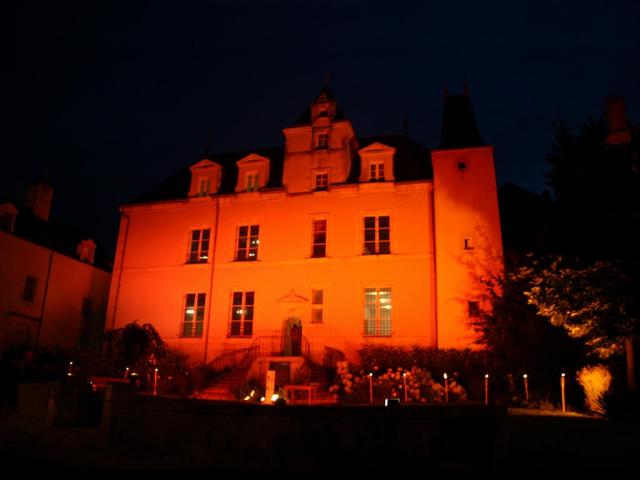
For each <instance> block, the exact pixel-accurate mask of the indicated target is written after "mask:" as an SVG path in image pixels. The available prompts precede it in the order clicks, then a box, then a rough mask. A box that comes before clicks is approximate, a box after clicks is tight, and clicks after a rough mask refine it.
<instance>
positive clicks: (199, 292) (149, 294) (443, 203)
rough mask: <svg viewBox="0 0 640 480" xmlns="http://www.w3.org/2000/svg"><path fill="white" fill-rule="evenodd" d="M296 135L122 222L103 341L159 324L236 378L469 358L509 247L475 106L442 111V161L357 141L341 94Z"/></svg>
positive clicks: (164, 193) (386, 142)
mask: <svg viewBox="0 0 640 480" xmlns="http://www.w3.org/2000/svg"><path fill="white" fill-rule="evenodd" d="M283 133H284V147H276V148H269V149H258V150H250V151H246V152H238V153H225V154H208V155H206V156H205V158H202V159H201V160H200V161H198V162H196V163H194V164H193V165H191V166H190V167H189V168H187V169H185V170H183V171H181V172H178V173H177V174H176V175H174V176H173V177H171V178H169V179H168V180H166V181H165V182H164V183H162V184H160V185H158V186H157V187H155V188H153V189H152V190H150V191H149V192H147V193H146V194H144V195H143V196H141V197H140V198H138V199H136V200H135V201H134V202H132V203H130V204H127V205H124V206H122V207H121V214H122V218H121V224H120V231H119V236H118V244H117V251H116V259H115V262H114V270H113V277H112V285H111V292H110V298H109V306H108V312H107V320H106V328H107V329H112V328H118V327H122V326H123V325H125V324H127V323H130V322H132V321H138V322H140V323H152V324H153V325H154V326H155V327H156V328H157V329H158V331H159V332H160V334H161V335H162V337H163V338H164V339H165V340H167V341H168V342H169V344H171V345H172V346H174V347H178V348H179V349H181V350H183V351H185V352H188V353H189V355H190V358H191V359H192V360H193V361H194V362H206V363H209V362H212V361H217V362H218V363H216V365H222V364H224V365H225V366H234V365H235V364H237V363H238V362H241V361H244V360H246V358H247V355H251V354H253V356H252V357H251V358H252V359H253V358H259V357H268V356H272V357H274V356H280V357H281V358H284V357H289V358H295V357H300V358H311V359H312V360H314V361H315V362H316V363H322V362H323V361H324V362H325V363H326V361H327V359H328V358H329V359H332V358H333V359H336V358H340V357H341V356H342V354H344V355H345V356H346V358H347V359H349V360H354V361H357V351H358V349H359V348H361V347H363V346H365V345H394V346H400V345H404V346H412V345H420V346H425V347H426V346H431V347H439V348H463V347H468V346H471V345H472V343H473V331H472V330H471V329H470V327H469V320H470V318H472V317H473V316H474V315H477V313H478V311H479V309H480V308H482V300H481V293H482V291H483V290H482V286H481V285H480V283H479V281H478V277H479V276H480V275H486V274H487V273H489V272H493V273H499V272H500V271H501V269H502V245H501V232H500V219H499V212H498V202H497V193H496V181H495V172H494V162H493V148H492V147H491V146H489V145H486V144H485V143H484V142H483V140H482V138H481V136H480V134H479V131H478V129H477V127H476V123H475V119H474V116H473V112H472V110H471V104H470V101H469V98H468V95H467V94H466V93H465V94H462V95H447V96H445V99H444V115H443V125H442V137H441V142H440V145H439V146H438V147H437V148H435V149H431V150H429V149H427V148H425V147H423V146H422V145H420V144H419V143H418V142H416V141H415V140H413V139H411V138H410V137H408V136H406V135H380V136H375V137H369V138H361V137H358V136H356V133H355V131H354V127H353V126H352V124H351V122H350V121H349V120H348V118H347V117H346V116H345V114H344V113H343V111H342V110H341V108H340V106H339V105H338V104H337V103H336V100H335V99H334V96H333V94H332V92H331V91H330V89H329V88H328V87H325V88H323V89H322V90H321V92H320V93H319V95H318V96H317V97H316V98H315V100H313V102H312V103H311V104H310V105H309V106H308V107H307V108H306V110H305V111H304V112H303V114H302V115H301V116H300V117H299V118H298V119H297V120H296V121H295V122H294V123H293V124H292V125H290V126H289V127H287V128H285V129H284V130H283ZM243 359H244V360H243ZM222 360H224V362H222V363H220V362H221V361H222Z"/></svg>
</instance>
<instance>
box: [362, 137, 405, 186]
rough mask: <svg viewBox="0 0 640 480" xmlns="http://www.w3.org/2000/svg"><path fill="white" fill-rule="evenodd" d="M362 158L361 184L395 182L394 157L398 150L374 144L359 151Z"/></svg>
mask: <svg viewBox="0 0 640 480" xmlns="http://www.w3.org/2000/svg"><path fill="white" fill-rule="evenodd" d="M358 153H359V154H360V158H361V162H360V163H361V165H362V167H361V170H360V182H363V183H364V182H384V181H389V180H390V181H393V180H394V176H393V157H394V155H395V153H396V149H395V148H393V147H390V146H388V145H384V144H382V143H378V142H375V143H372V144H371V145H369V146H368V147H365V148H362V149H360V150H359V151H358Z"/></svg>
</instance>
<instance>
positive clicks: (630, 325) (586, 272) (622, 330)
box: [517, 256, 638, 359]
mask: <svg viewBox="0 0 640 480" xmlns="http://www.w3.org/2000/svg"><path fill="white" fill-rule="evenodd" d="M517 275H518V276H519V277H520V278H521V279H523V280H524V281H525V282H526V284H527V287H525V290H524V295H525V296H526V297H527V299H528V303H529V304H531V305H533V306H535V308H536V309H537V313H538V314H539V315H541V316H543V317H546V318H547V319H549V321H550V322H551V324H552V325H555V326H558V327H562V328H564V329H565V330H566V331H567V333H568V334H569V335H570V336H571V337H573V338H579V339H582V340H583V341H584V342H585V345H586V346H587V347H588V349H589V354H590V355H592V356H596V357H598V358H601V359H606V358H609V357H611V356H612V355H614V354H617V353H621V352H622V351H623V350H624V345H625V339H626V338H628V337H629V336H630V335H634V334H635V333H637V330H638V319H637V317H636V311H637V305H636V303H637V300H636V298H635V295H634V292H633V290H634V288H633V287H634V284H633V282H631V281H630V279H629V278H628V277H627V276H626V275H625V274H624V271H623V270H622V269H621V268H619V267H618V266H617V265H616V263H615V262H614V261H596V262H589V263H583V262H580V261H579V260H574V261H569V260H567V259H566V258H564V257H562V256H555V257H552V259H551V261H550V263H548V264H547V265H546V266H545V265H544V263H543V261H541V260H533V262H532V264H531V265H528V266H521V267H520V268H519V269H518V272H517ZM636 293H637V292H636Z"/></svg>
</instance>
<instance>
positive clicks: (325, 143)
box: [316, 132, 329, 149]
mask: <svg viewBox="0 0 640 480" xmlns="http://www.w3.org/2000/svg"><path fill="white" fill-rule="evenodd" d="M316 148H318V149H321V148H329V134H328V133H326V132H325V133H319V134H318V137H317V139H316Z"/></svg>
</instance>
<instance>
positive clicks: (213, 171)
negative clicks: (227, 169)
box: [189, 158, 222, 197]
mask: <svg viewBox="0 0 640 480" xmlns="http://www.w3.org/2000/svg"><path fill="white" fill-rule="evenodd" d="M189 170H191V188H189V196H190V197H208V196H209V195H215V194H216V193H218V189H219V188H220V180H221V178H222V165H220V164H219V163H216V162H213V161H211V160H209V159H206V158H205V159H204V160H200V161H199V162H198V163H196V164H195V165H193V166H192V167H191V168H190V169H189Z"/></svg>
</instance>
